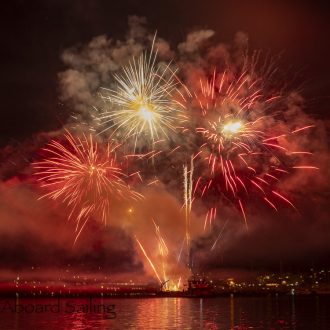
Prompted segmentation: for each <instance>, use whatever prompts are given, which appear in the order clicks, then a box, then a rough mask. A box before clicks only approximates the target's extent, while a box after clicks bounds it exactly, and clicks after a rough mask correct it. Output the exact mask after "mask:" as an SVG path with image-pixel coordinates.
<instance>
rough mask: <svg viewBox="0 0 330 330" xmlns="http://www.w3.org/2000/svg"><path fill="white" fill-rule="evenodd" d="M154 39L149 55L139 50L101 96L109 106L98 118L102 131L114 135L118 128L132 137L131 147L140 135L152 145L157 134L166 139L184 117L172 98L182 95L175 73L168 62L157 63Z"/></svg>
mask: <svg viewBox="0 0 330 330" xmlns="http://www.w3.org/2000/svg"><path fill="white" fill-rule="evenodd" d="M154 41H155V39H154ZM154 41H153V43H152V48H151V51H150V54H149V56H147V53H146V52H144V53H142V54H141V55H140V57H139V58H138V59H136V58H133V60H132V61H130V62H129V64H128V65H127V66H125V67H123V68H122V72H121V73H118V74H115V75H114V79H115V81H116V83H117V86H116V88H115V89H106V88H103V90H104V91H105V92H106V93H107V95H106V96H102V97H103V98H104V99H106V100H108V101H109V102H110V106H111V108H110V111H108V112H105V113H103V114H101V115H100V117H99V120H100V121H101V123H102V124H103V125H105V126H106V127H105V129H104V130H103V131H102V132H104V131H107V130H112V132H111V134H112V135H114V134H115V133H117V131H120V132H122V134H123V137H124V138H125V139H129V138H131V137H134V139H135V142H134V150H135V148H136V145H137V142H138V139H139V138H141V136H142V135H143V136H144V137H145V138H146V139H147V140H149V142H152V143H153V144H154V143H155V139H158V138H159V137H160V136H163V137H165V138H166V139H168V138H169V132H173V131H174V130H175V129H176V126H177V124H178V122H180V121H181V120H183V121H184V120H185V116H184V115H183V112H182V111H181V110H182V106H181V104H180V102H178V101H176V100H175V95H176V94H178V95H181V94H180V93H179V91H178V88H177V85H178V84H179V81H178V79H177V78H176V72H175V71H172V70H171V68H170V65H171V63H169V64H167V65H166V66H165V67H163V68H161V66H159V65H158V66H157V63H156V60H157V51H155V52H154V50H153V47H154ZM102 132H101V133H102Z"/></svg>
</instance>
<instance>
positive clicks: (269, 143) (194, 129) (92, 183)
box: [34, 43, 317, 288]
mask: <svg viewBox="0 0 330 330" xmlns="http://www.w3.org/2000/svg"><path fill="white" fill-rule="evenodd" d="M153 45H154V43H153ZM257 66H258V62H257V61H255V59H254V58H253V57H252V58H249V57H248V56H247V57H246V59H245V61H244V63H243V65H241V67H240V68H239V69H236V70H234V69H232V68H231V67H230V66H226V68H225V69H223V70H219V71H216V70H214V71H212V73H211V74H209V75H207V74H202V73H201V74H200V76H199V77H198V79H199V84H196V83H195V80H194V84H191V81H190V82H189V81H188V82H185V83H183V82H181V81H184V77H183V78H182V77H178V76H179V75H180V71H178V73H176V72H173V71H172V69H171V65H170V64H164V63H158V62H157V51H154V49H153V46H152V49H151V51H150V54H149V55H148V53H147V52H143V53H141V55H140V56H139V57H137V58H136V57H133V58H132V59H131V60H130V61H129V63H128V64H127V65H125V66H123V67H122V68H120V69H119V70H118V71H117V72H116V73H114V74H113V82H114V83H113V86H114V87H112V88H109V89H108V88H102V92H101V93H102V98H103V99H105V100H106V106H107V107H106V110H105V111H103V112H101V113H100V115H99V118H98V120H99V121H100V122H101V124H102V130H101V131H99V135H97V137H98V138H99V140H100V141H101V142H96V140H95V137H93V136H92V135H89V136H86V135H84V134H82V135H81V134H80V135H79V134H78V135H77V136H74V135H72V134H71V133H66V134H65V139H64V141H57V140H53V141H51V142H50V143H49V144H48V146H47V147H45V148H44V150H43V153H44V154H45V157H44V158H43V160H41V161H38V162H35V163H34V168H35V170H36V176H37V178H38V181H39V182H40V184H41V186H42V187H43V188H44V189H46V190H47V192H46V193H45V194H44V195H43V196H42V198H43V197H48V198H51V199H53V200H59V201H61V202H63V203H65V204H66V205H67V206H68V208H69V209H70V215H69V218H73V217H75V218H76V219H77V226H76V233H77V234H76V239H77V238H78V236H79V235H80V233H81V231H82V229H83V228H84V226H85V224H86V223H87V221H88V220H89V219H90V218H91V217H95V218H99V219H101V221H102V222H103V223H104V224H106V223H107V222H108V218H109V214H110V211H111V206H112V205H113V203H116V201H117V200H120V199H129V200H138V199H141V197H142V195H141V194H139V193H137V192H135V191H134V190H132V189H131V187H130V185H129V184H128V178H129V177H130V176H131V174H129V172H130V171H131V169H130V164H132V163H135V165H134V166H135V167H138V166H140V167H141V170H144V175H145V176H147V180H143V179H142V178H141V175H140V173H139V171H135V174H138V176H139V178H140V182H142V185H143V186H144V188H146V187H149V186H150V185H153V184H155V183H157V184H158V183H159V182H160V183H162V182H161V181H162V175H161V174H159V173H155V172H152V171H155V169H156V165H157V163H160V164H162V162H164V161H165V160H168V159H170V160H171V165H169V168H180V169H182V167H183V207H182V208H183V212H182V214H183V215H182V222H183V223H184V226H183V227H184V228H185V229H184V232H183V233H182V238H183V240H181V242H182V244H181V245H180V248H179V249H178V250H179V251H177V253H176V252H175V253H174V252H173V251H170V250H169V247H168V245H167V244H166V243H165V240H164V236H163V235H161V232H160V226H159V225H158V224H156V222H155V220H152V222H153V225H154V228H155V235H156V245H157V246H158V249H156V250H158V254H157V258H158V259H159V260H160V262H159V264H160V265H158V264H157V262H155V259H154V258H156V256H155V252H154V255H152V252H149V251H148V249H147V248H146V247H144V245H142V242H143V241H142V238H141V237H139V239H138V238H137V237H136V236H135V241H136V243H137V246H138V247H139V248H140V250H141V252H142V254H143V256H144V257H145V258H146V260H147V261H148V264H149V266H150V268H151V270H152V272H153V274H154V275H155V276H156V278H157V279H158V281H159V283H161V284H162V285H163V284H164V287H165V288H168V287H169V284H166V283H167V281H168V278H169V277H170V276H171V275H170V274H169V272H170V270H169V269H168V268H167V262H168V260H169V259H170V253H171V254H175V255H176V257H175V258H171V259H176V260H177V264H179V263H180V262H182V260H184V261H183V263H184V264H185V266H186V267H188V268H189V269H190V268H191V267H192V259H191V258H192V257H191V245H192V240H193V238H192V235H191V229H192V227H193V226H196V224H194V225H193V223H192V212H193V202H194V201H195V200H197V199H198V200H202V201H204V200H205V201H207V202H208V201H210V200H211V202H210V203H208V206H207V207H206V208H207V210H208V211H206V215H205V220H204V222H203V223H202V225H201V228H202V232H206V229H209V231H210V232H211V231H212V229H213V228H214V227H213V224H214V222H215V221H216V219H217V218H219V214H220V213H221V206H222V204H221V202H220V201H221V200H223V199H225V200H226V201H229V204H230V205H231V206H232V205H234V206H235V210H239V212H240V215H241V217H242V218H243V220H244V223H245V226H246V228H248V212H247V211H246V204H247V203H248V201H249V200H259V199H260V200H262V201H263V202H264V203H265V204H266V205H267V206H269V207H271V208H272V209H274V210H275V211H278V210H279V205H281V204H283V203H286V204H287V205H289V206H291V207H293V208H295V205H294V203H293V201H292V200H291V198H290V197H289V196H287V194H286V193H283V192H281V189H280V184H281V182H282V180H283V179H285V178H287V177H289V176H290V174H291V173H293V172H294V171H299V170H314V169H317V167H315V166H312V165H310V161H308V158H307V157H309V156H310V155H311V153H310V152H308V151H304V150H296V149H292V148H291V147H290V146H291V145H292V146H296V145H297V144H295V143H290V141H291V140H294V139H299V136H300V135H302V134H304V133H305V131H306V130H309V129H312V128H313V127H314V125H306V126H303V127H290V126H289V125H284V124H283V122H284V120H283V118H282V117H281V116H282V108H283V95H282V91H280V90H276V89H275V88H269V87H268V86H269V81H271V80H272V79H273V75H274V72H275V71H276V69H275V68H274V66H272V65H268V66H267V65H264V67H266V69H263V70H260V71H258V67H257ZM179 69H180V67H179ZM181 78H182V79H181ZM195 78H196V76H194V79H195ZM179 79H181V80H179ZM179 81H180V82H179ZM179 99H180V100H179ZM178 128H180V130H179V129H178ZM94 131H96V130H94ZM179 131H180V133H178V132H179ZM104 132H107V133H108V136H107V137H106V138H105V137H104V136H103V135H102V134H103V133H104ZM174 136H175V139H174V138H173V137H174ZM178 136H179V137H178ZM172 138H173V139H172ZM172 140H175V143H174V142H173V141H172ZM132 141H133V145H134V148H133V150H134V152H133V153H132V154H130V155H126V157H124V158H122V159H118V158H117V157H116V152H117V150H120V151H121V152H122V153H123V150H129V149H132V148H131V145H132V144H131V142H132ZM141 141H142V145H143V147H146V148H144V150H139V151H137V149H138V148H137V145H141ZM164 141H167V142H168V146H170V147H168V148H167V149H166V152H164V150H162V142H164ZM169 141H170V142H169ZM172 142H173V143H172ZM171 143H172V144H171ZM150 146H151V148H149V147H150ZM155 146H157V147H158V149H157V150H156V147H155ZM141 149H143V148H141ZM150 149H151V150H150ZM169 150H170V151H169ZM183 152H184V153H185V155H183V156H182V153H183ZM150 159H152V166H149V167H148V160H150ZM188 159H190V164H189V161H187V160H188ZM128 160H130V161H128ZM135 161H136V162H135ZM138 162H139V165H136V163H138ZM124 163H125V164H126V165H125V170H124V166H123V164H124ZM189 165H190V166H189ZM134 166H132V168H133V167H134ZM166 170H167V169H165V172H166ZM149 172H150V173H149ZM151 172H152V173H151ZM142 176H143V175H142ZM180 176H181V173H180ZM155 178H156V180H155ZM179 181H180V184H181V180H179V177H178V182H179ZM144 182H146V183H145V184H144ZM181 185H182V184H181ZM181 188H182V187H181ZM210 196H213V199H212V198H210ZM210 204H211V205H210ZM205 205H207V203H205ZM204 214H205V213H204ZM228 221H229V220H228V219H227V220H226V221H225V223H224V224H223V226H222V229H221V230H220V231H219V232H218V234H217V235H216V239H215V241H214V243H213V245H212V247H211V249H210V251H213V250H214V249H215V248H216V246H217V245H218V244H219V243H218V242H219V240H220V238H221V237H222V235H223V232H224V230H225V227H226V225H227V222H228ZM162 228H163V227H162ZM184 246H185V247H186V249H184ZM183 250H184V251H186V253H183ZM182 254H184V255H186V257H185V258H181V255H182ZM177 278H178V283H176V284H175V287H176V288H178V287H179V286H180V282H181V276H178V277H177Z"/></svg>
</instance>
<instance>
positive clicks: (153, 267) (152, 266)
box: [135, 237, 162, 283]
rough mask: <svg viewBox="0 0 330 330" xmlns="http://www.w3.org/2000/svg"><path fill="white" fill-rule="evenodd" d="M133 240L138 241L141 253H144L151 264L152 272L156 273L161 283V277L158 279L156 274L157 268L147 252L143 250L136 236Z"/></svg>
mask: <svg viewBox="0 0 330 330" xmlns="http://www.w3.org/2000/svg"><path fill="white" fill-rule="evenodd" d="M135 240H136V241H137V243H138V245H139V247H140V249H141V251H142V253H143V255H144V256H145V258H146V259H147V260H148V262H149V265H150V266H151V268H152V270H153V271H154V273H155V275H156V277H157V279H158V281H159V283H162V281H161V279H160V276H159V275H158V272H157V270H156V268H155V266H154V264H153V263H152V261H151V259H150V258H149V257H148V255H147V252H146V251H145V249H144V247H143V245H142V244H141V242H140V241H139V240H138V239H137V237H135Z"/></svg>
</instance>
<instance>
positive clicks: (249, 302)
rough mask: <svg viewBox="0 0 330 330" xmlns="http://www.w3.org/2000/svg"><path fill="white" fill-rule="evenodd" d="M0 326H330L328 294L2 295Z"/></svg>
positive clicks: (72, 328) (26, 328)
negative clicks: (37, 308) (19, 309)
mask: <svg viewBox="0 0 330 330" xmlns="http://www.w3.org/2000/svg"><path fill="white" fill-rule="evenodd" d="M15 304H16V305H21V306H25V307H26V306H28V305H30V308H33V306H36V305H38V306H45V305H52V306H58V309H56V308H55V312H54V310H53V312H52V311H49V310H48V311H47V312H45V311H42V312H36V311H34V312H27V310H24V311H23V312H20V313H17V312H16V313H15V312H13V311H11V310H10V308H14V306H15ZM68 304H70V306H71V308H70V309H68V306H69V305H68ZM31 305H33V306H32V307H31ZM95 305H97V306H111V305H115V312H116V317H115V318H113V319H111V317H112V316H113V314H112V313H111V312H109V310H105V311H104V312H99V311H97V310H96V311H91V310H90V309H87V311H86V310H85V311H84V312H83V311H81V306H87V308H89V306H95ZM72 306H73V307H72ZM40 308H41V307H40ZM43 308H44V307H43ZM93 308H94V307H93ZM109 308H110V307H109ZM111 308H112V307H111ZM0 329H6V330H7V329H8V330H9V329H24V330H32V329H47V330H53V329H54V330H55V329H56V330H57V329H67V330H82V329H237V330H238V329H239V330H243V329H297V330H298V329H330V296H323V297H322V296H320V297H317V296H299V297H294V296H278V297H276V296H268V297H233V296H231V297H221V298H208V299H205V298H204V299H199V298H130V299H123V298H115V299H114V298H104V299H101V298H93V300H92V303H91V302H90V301H89V299H88V298H80V299H64V298H62V299H60V300H59V301H58V300H57V299H56V298H37V299H32V298H22V299H17V300H15V299H5V298H1V299H0Z"/></svg>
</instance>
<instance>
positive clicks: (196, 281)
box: [187, 276, 215, 297]
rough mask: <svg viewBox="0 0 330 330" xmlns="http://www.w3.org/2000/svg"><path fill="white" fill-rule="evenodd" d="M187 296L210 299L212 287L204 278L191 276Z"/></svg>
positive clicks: (212, 293)
mask: <svg viewBox="0 0 330 330" xmlns="http://www.w3.org/2000/svg"><path fill="white" fill-rule="evenodd" d="M187 295H188V296H189V297H210V296H214V295H215V292H214V286H213V284H212V283H211V282H210V281H207V280H206V279H205V278H204V277H196V276H192V277H190V278H189V279H188V290H187Z"/></svg>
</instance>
